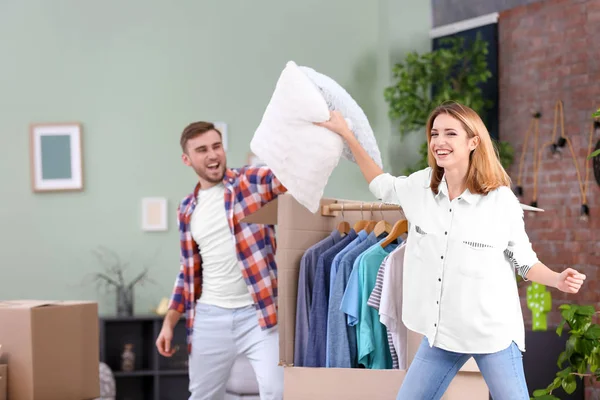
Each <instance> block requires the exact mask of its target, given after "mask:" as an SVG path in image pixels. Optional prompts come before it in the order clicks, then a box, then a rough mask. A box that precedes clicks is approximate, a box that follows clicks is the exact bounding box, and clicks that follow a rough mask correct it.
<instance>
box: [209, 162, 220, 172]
mask: <svg viewBox="0 0 600 400" xmlns="http://www.w3.org/2000/svg"><path fill="white" fill-rule="evenodd" d="M220 166H221V164H220V163H212V164H208V165H207V166H206V167H207V169H208V170H209V171H213V172H214V171H218V170H219V167H220Z"/></svg>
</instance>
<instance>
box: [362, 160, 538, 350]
mask: <svg viewBox="0 0 600 400" xmlns="http://www.w3.org/2000/svg"><path fill="white" fill-rule="evenodd" d="M430 176H431V168H426V169H424V170H421V171H418V172H416V173H414V174H412V175H410V176H408V177H406V176H402V177H393V176H391V175H390V174H387V173H386V174H381V175H379V176H378V177H376V178H375V179H374V180H373V181H372V182H371V184H370V185H369V188H370V190H371V192H372V193H373V194H374V195H375V196H376V197H377V198H379V199H381V200H382V201H384V202H386V203H393V204H399V205H400V206H401V207H402V208H403V211H404V214H405V215H406V218H407V220H408V221H409V223H410V224H409V225H410V232H409V236H408V240H407V245H406V254H405V259H404V273H403V281H404V282H403V293H404V295H403V303H402V321H403V322H404V324H405V325H406V327H407V328H408V329H410V330H412V331H414V332H418V333H421V334H423V335H425V336H426V337H427V338H428V341H429V344H430V346H437V347H439V348H441V349H444V350H449V351H454V352H459V353H471V354H477V353H493V352H497V351H500V350H503V349H505V348H507V347H508V346H509V345H510V344H511V342H512V341H514V342H515V343H516V344H517V345H518V347H519V348H520V349H521V351H524V350H525V327H524V322H523V315H522V311H521V303H520V300H519V294H518V291H517V284H516V279H515V267H516V268H517V269H518V270H519V272H520V273H523V274H524V275H526V274H527V272H528V271H529V268H531V266H533V265H534V264H535V263H537V262H538V259H537V255H536V253H535V252H534V251H533V249H532V247H531V243H530V242H529V238H528V236H527V233H526V232H525V224H524V220H523V209H522V208H521V205H520V204H519V201H518V199H517V198H516V196H515V195H514V194H513V192H512V191H511V190H510V188H508V187H501V188H499V189H497V190H494V191H492V192H490V193H489V194H488V195H486V196H482V195H478V194H472V193H471V192H470V191H469V190H466V191H465V192H464V193H463V194H461V195H460V196H458V197H457V198H455V199H454V200H452V201H450V199H449V197H448V188H447V185H446V182H445V181H444V180H443V181H442V182H441V183H440V186H439V193H438V194H437V195H435V194H434V193H433V192H432V191H431V188H430V187H429V185H430ZM509 256H510V257H511V258H509Z"/></svg>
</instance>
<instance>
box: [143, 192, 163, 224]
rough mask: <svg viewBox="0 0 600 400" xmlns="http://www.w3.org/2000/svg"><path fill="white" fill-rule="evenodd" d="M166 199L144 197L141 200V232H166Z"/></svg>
mask: <svg viewBox="0 0 600 400" xmlns="http://www.w3.org/2000/svg"><path fill="white" fill-rule="evenodd" d="M167 229H168V221H167V199H166V198H164V197H145V198H143V199H142V230H143V231H146V232H158V231H166V230H167Z"/></svg>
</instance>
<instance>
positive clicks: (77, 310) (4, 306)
mask: <svg viewBox="0 0 600 400" xmlns="http://www.w3.org/2000/svg"><path fill="white" fill-rule="evenodd" d="M0 343H1V344H2V360H0V361H1V363H6V364H7V365H8V369H9V371H10V374H9V375H8V383H7V388H8V398H9V399H11V400H42V399H43V400H85V399H93V398H96V397H99V396H100V378H99V365H100V362H99V336H98V305H97V303H93V302H82V301H38V300H20V301H4V302H0Z"/></svg>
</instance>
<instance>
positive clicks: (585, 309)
mask: <svg viewBox="0 0 600 400" xmlns="http://www.w3.org/2000/svg"><path fill="white" fill-rule="evenodd" d="M595 312H596V310H595V309H594V307H593V306H579V307H577V309H576V310H575V314H578V315H586V316H592V315H594V313H595Z"/></svg>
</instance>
